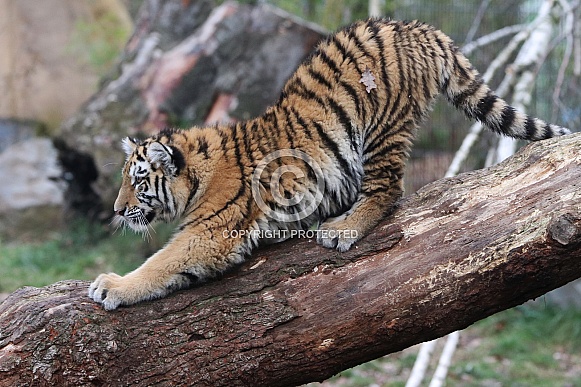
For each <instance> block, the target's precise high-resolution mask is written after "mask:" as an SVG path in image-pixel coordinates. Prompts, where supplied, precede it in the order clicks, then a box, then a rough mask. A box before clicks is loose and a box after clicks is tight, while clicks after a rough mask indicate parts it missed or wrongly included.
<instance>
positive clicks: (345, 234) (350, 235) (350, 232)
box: [317, 218, 360, 252]
mask: <svg viewBox="0 0 581 387" xmlns="http://www.w3.org/2000/svg"><path fill="white" fill-rule="evenodd" d="M359 238H360V236H359V232H358V230H356V229H353V228H350V227H349V226H348V225H347V224H346V223H345V222H344V221H343V219H340V218H335V219H330V220H327V221H326V222H324V223H323V224H321V225H320V226H319V230H318V231H317V243H318V244H320V245H323V246H324V247H327V248H329V249H337V250H339V251H341V252H345V251H347V250H349V249H350V248H351V246H352V245H353V243H355V242H357V240H358V239H359Z"/></svg>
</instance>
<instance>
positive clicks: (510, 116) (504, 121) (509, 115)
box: [497, 105, 516, 133]
mask: <svg viewBox="0 0 581 387" xmlns="http://www.w3.org/2000/svg"><path fill="white" fill-rule="evenodd" d="M501 117H502V118H501V124H500V125H501V126H500V127H499V128H497V130H498V131H500V132H501V133H508V132H509V131H511V130H510V129H511V128H512V125H513V123H514V120H515V118H516V112H515V110H514V108H513V107H512V106H510V105H506V106H505V107H504V109H502V115H501Z"/></svg>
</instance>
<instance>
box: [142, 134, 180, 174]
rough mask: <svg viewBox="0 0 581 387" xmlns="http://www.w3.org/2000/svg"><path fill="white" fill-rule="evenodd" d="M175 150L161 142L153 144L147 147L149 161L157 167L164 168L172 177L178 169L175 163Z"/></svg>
mask: <svg viewBox="0 0 581 387" xmlns="http://www.w3.org/2000/svg"><path fill="white" fill-rule="evenodd" d="M173 153H174V150H173V148H172V147H170V146H166V145H163V144H162V143H160V142H157V141H155V142H152V143H151V144H149V146H148V147H147V156H148V158H149V161H151V163H152V164H154V165H155V166H156V167H161V168H163V170H164V171H166V172H167V173H169V174H170V175H176V174H177V171H178V167H177V166H176V165H175V163H174V156H173Z"/></svg>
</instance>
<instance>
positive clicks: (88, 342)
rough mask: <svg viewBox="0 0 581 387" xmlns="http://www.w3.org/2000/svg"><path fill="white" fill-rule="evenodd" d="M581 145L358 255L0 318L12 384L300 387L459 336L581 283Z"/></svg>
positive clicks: (422, 214)
mask: <svg viewBox="0 0 581 387" xmlns="http://www.w3.org/2000/svg"><path fill="white" fill-rule="evenodd" d="M580 147H581V134H578V135H571V136H567V137H563V138H558V139H553V140H548V141H543V142H538V143H534V144H530V145H528V146H527V147H525V148H524V149H523V150H522V151H521V152H519V153H518V154H517V155H515V156H514V157H511V158H509V159H507V160H506V161H505V162H503V163H501V164H499V165H498V166H495V167H492V168H490V169H486V170H480V171H475V172H469V173H465V174H462V175H459V176H457V177H454V178H449V179H443V180H440V181H437V182H435V183H433V184H430V185H428V186H426V187H425V188H423V189H422V190H420V191H419V192H418V193H416V194H414V195H412V196H410V197H408V198H406V199H404V200H402V201H401V202H400V203H399V205H398V208H397V209H396V211H395V212H394V214H393V215H392V216H390V217H389V218H388V219H386V221H385V222H384V223H383V224H382V225H380V226H379V227H377V229H376V230H375V231H374V232H373V233H372V234H370V235H369V236H367V237H366V238H364V239H363V240H362V241H360V242H359V243H358V244H357V245H356V246H355V247H353V248H352V249H351V250H350V251H348V252H346V253H339V252H337V251H333V250H326V249H324V248H322V247H320V246H318V245H317V244H316V243H315V242H314V240H313V238H307V237H308V235H307V237H303V238H297V239H295V240H291V241H288V242H285V243H282V244H278V245H274V246H270V247H268V248H263V249H259V250H257V251H256V252H255V253H254V254H253V255H252V258H250V259H249V260H248V261H247V262H246V263H245V264H243V265H242V266H241V267H239V268H237V269H236V270H233V271H232V272H230V273H228V274H227V275H225V276H224V277H223V278H221V279H219V280H216V281H213V282H210V283H208V284H205V285H203V286H200V287H198V288H196V289H191V290H187V291H181V292H178V293H176V294H173V295H171V296H169V297H167V298H164V299H161V300H156V301H152V302H146V303H141V304H138V305H135V306H132V307H124V308H120V309H119V310H116V311H114V312H105V311H104V310H103V309H101V307H100V306H99V305H97V304H95V303H94V302H92V301H91V300H90V299H89V298H88V297H87V285H88V284H87V283H86V282H80V281H66V282H60V283H57V284H54V285H51V286H48V287H45V288H41V289H37V288H24V289H20V290H18V291H17V292H15V293H13V294H12V295H11V296H9V297H8V299H7V300H6V301H4V303H2V304H1V305H0V386H10V387H13V386H30V385H35V386H36V385H38V386H43V385H70V386H84V385H115V386H122V385H129V384H137V385H144V386H145V385H172V386H176V385H184V386H191V385H196V386H236V385H252V386H270V385H276V386H290V385H298V384H301V383H306V382H309V381H317V380H323V379H326V378H328V377H330V376H331V375H333V374H335V373H337V372H339V371H341V370H344V369H346V368H349V367H352V366H354V365H356V364H360V363H363V362H366V361H368V360H371V359H374V358H377V357H379V356H382V355H385V354H388V353H391V352H395V351H399V350H402V349H404V348H406V347H409V346H411V345H413V344H416V343H419V342H422V341H426V340H431V339H434V338H436V337H439V336H443V335H446V334H447V333H450V332H452V331H455V330H458V329H462V328H465V327H467V326H468V325H470V324H472V323H474V322H475V321H478V320H480V319H482V318H485V317H487V316H489V315H491V314H493V313H496V312H498V311H500V310H503V309H507V308H510V307H513V306H515V305H518V304H521V303H523V302H525V301H527V300H529V299H531V298H535V297H538V296H540V295H542V294H544V293H545V292H547V291H549V290H552V289H554V288H557V287H559V286H561V285H564V284H566V283H567V282H569V281H571V280H573V279H575V278H578V277H580V276H581V250H580V248H579V247H580V245H581V210H580V209H581V195H580V192H579V182H580V181H581V168H580V167H579V165H580V163H581V155H580V153H579V149H580Z"/></svg>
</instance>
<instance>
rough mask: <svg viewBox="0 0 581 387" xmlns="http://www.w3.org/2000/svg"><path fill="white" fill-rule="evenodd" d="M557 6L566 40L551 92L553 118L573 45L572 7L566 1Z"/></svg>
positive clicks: (573, 19)
mask: <svg viewBox="0 0 581 387" xmlns="http://www.w3.org/2000/svg"><path fill="white" fill-rule="evenodd" d="M559 4H560V5H561V7H562V8H563V14H564V15H565V30H564V31H563V35H565V38H566V40H567V44H566V45H565V53H564V54H563V61H562V62H561V67H560V68H559V74H558V75H557V82H556V85H555V90H554V91H553V117H555V116H556V115H557V110H558V106H559V99H560V97H561V90H562V88H563V83H564V82H565V73H566V71H567V67H569V63H570V62H571V56H572V55H573V48H574V44H575V37H574V33H575V12H574V9H573V7H571V5H570V4H569V2H568V1H567V0H559Z"/></svg>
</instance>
